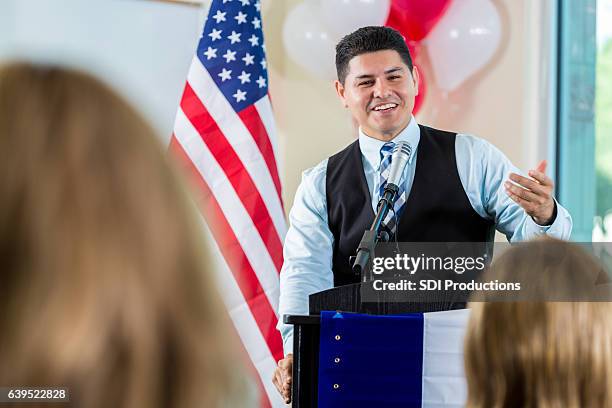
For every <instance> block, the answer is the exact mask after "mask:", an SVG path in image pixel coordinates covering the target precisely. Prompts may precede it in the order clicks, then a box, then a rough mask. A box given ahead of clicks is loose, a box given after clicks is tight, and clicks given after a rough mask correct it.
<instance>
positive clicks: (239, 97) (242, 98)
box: [232, 89, 247, 102]
mask: <svg viewBox="0 0 612 408" xmlns="http://www.w3.org/2000/svg"><path fill="white" fill-rule="evenodd" d="M246 94H247V93H246V92H244V91H241V90H240V89H238V90H237V91H236V93H235V94H233V95H232V96H233V97H234V98H236V102H240V101H246Z"/></svg>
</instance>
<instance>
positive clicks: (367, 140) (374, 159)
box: [359, 116, 421, 170]
mask: <svg viewBox="0 0 612 408" xmlns="http://www.w3.org/2000/svg"><path fill="white" fill-rule="evenodd" d="M419 140H421V130H420V129H419V125H418V124H417V122H416V119H414V116H410V122H408V126H406V128H404V130H402V131H401V132H400V133H399V134H398V135H397V136H395V137H394V138H393V139H392V140H390V141H391V142H394V143H397V142H400V141H406V142H408V143H410V146H411V147H412V153H411V154H410V158H409V159H408V163H410V164H412V160H413V159H414V154H415V152H416V149H417V146H418V145H419ZM385 143H387V142H383V141H382V140H378V139H374V138H373V137H370V136H368V135H366V134H365V133H363V130H361V127H359V149H360V150H361V154H362V155H363V156H364V157H365V158H366V160H367V161H368V163H370V166H372V168H374V169H376V170H378V168H379V167H380V149H381V148H382V146H383V145H384V144H385Z"/></svg>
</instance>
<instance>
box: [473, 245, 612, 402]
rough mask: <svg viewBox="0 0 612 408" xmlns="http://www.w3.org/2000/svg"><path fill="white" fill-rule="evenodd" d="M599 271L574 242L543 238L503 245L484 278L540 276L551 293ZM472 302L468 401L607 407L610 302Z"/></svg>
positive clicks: (611, 381) (610, 394) (610, 398)
mask: <svg viewBox="0 0 612 408" xmlns="http://www.w3.org/2000/svg"><path fill="white" fill-rule="evenodd" d="M601 271H602V267H601V265H599V264H598V263H597V262H596V261H595V260H594V259H593V258H592V257H591V256H590V255H588V254H587V253H586V252H585V251H584V250H583V249H582V248H580V247H578V246H577V245H575V244H570V243H567V242H562V241H558V240H553V239H544V240H538V241H534V242H531V243H529V244H523V245H521V246H518V247H514V248H512V249H509V250H508V251H507V252H506V253H504V254H503V255H502V256H501V257H500V258H499V259H498V260H497V261H495V262H494V263H493V265H492V267H491V269H490V270H489V271H488V272H487V273H486V278H485V279H484V280H494V279H499V280H500V281H507V282H512V281H516V280H519V281H521V280H522V281H526V280H527V279H528V277H529V276H532V277H533V276H537V275H543V279H542V280H541V281H546V280H548V281H549V282H550V283H551V287H553V289H551V290H554V291H555V293H554V294H553V296H554V295H555V294H561V295H567V294H568V293H569V292H571V291H572V290H573V288H572V286H573V285H574V284H575V283H576V282H578V284H577V286H578V287H580V286H581V287H586V286H588V285H585V284H584V282H592V281H593V280H594V279H595V278H596V277H597V276H598V274H599V273H600V272H601ZM578 274H580V275H581V276H583V277H585V278H584V281H583V282H581V279H577V277H576V276H577V275H578ZM534 290H538V291H545V290H546V289H545V288H543V287H542V286H541V285H540V286H538V287H536V288H535V289H534ZM540 294H541V299H545V298H546V297H547V294H546V293H540ZM548 295H550V293H548ZM608 299H609V298H608ZM470 308H471V316H470V321H469V325H468V331H467V336H466V341H465V366H466V367H465V368H466V376H467V382H468V401H467V406H468V407H471V408H480V407H487V408H489V407H493V408H506V407H508V408H509V407H526V408H530V407H540V408H552V407H612V303H610V302H542V301H529V302H489V303H486V302H482V303H481V302H474V303H471V304H470Z"/></svg>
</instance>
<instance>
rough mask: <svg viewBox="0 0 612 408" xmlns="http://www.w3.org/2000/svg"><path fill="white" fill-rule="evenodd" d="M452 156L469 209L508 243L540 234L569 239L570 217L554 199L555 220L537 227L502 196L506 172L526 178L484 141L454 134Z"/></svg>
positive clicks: (506, 177) (516, 206) (510, 201)
mask: <svg viewBox="0 0 612 408" xmlns="http://www.w3.org/2000/svg"><path fill="white" fill-rule="evenodd" d="M455 153H456V157H457V169H458V171H459V178H460V179H461V182H462V184H463V188H464V190H465V192H466V194H467V196H468V199H469V201H470V203H471V204H472V207H473V208H474V210H475V211H476V212H477V213H478V214H479V215H480V216H481V217H483V218H486V219H490V220H493V221H494V222H495V226H496V228H497V230H498V231H500V232H501V233H503V234H504V235H505V236H506V238H507V239H508V241H510V242H517V241H525V240H529V239H533V238H535V237H537V236H540V235H544V234H545V235H549V236H552V237H555V238H559V239H565V240H567V239H569V237H570V234H571V231H572V218H571V216H570V214H569V212H568V211H567V210H566V209H565V208H564V207H563V206H561V204H559V203H558V202H557V201H556V200H555V205H556V206H557V216H556V217H555V220H554V221H553V223H552V224H551V225H548V226H541V225H538V224H536V222H535V221H534V220H533V219H532V218H531V217H530V216H529V215H527V213H526V212H525V211H524V210H523V208H522V207H521V206H519V205H518V204H517V203H515V202H514V201H513V200H512V199H511V198H510V197H509V196H508V194H506V191H505V189H504V188H503V184H504V182H505V181H506V180H508V176H509V175H510V173H517V174H521V175H523V176H525V177H529V176H528V175H526V174H525V173H524V172H522V171H521V170H519V169H518V168H517V167H516V166H514V165H513V164H512V163H511V162H510V160H508V158H507V157H506V155H504V154H503V153H502V152H501V151H500V150H499V149H497V148H496V147H495V146H493V145H492V144H491V143H489V142H487V141H486V140H484V139H480V138H477V137H474V136H470V135H464V134H458V135H457V139H456V142H455Z"/></svg>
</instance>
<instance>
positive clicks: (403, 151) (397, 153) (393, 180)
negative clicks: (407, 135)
mask: <svg viewBox="0 0 612 408" xmlns="http://www.w3.org/2000/svg"><path fill="white" fill-rule="evenodd" d="M411 153H412V146H410V143H408V142H405V141H401V142H398V143H397V144H396V145H395V147H394V148H393V153H392V154H391V168H390V169H389V177H388V178H387V184H393V185H395V186H399V184H400V181H401V178H402V174H403V173H404V169H405V168H406V165H407V164H408V159H409V158H410V154H411Z"/></svg>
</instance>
